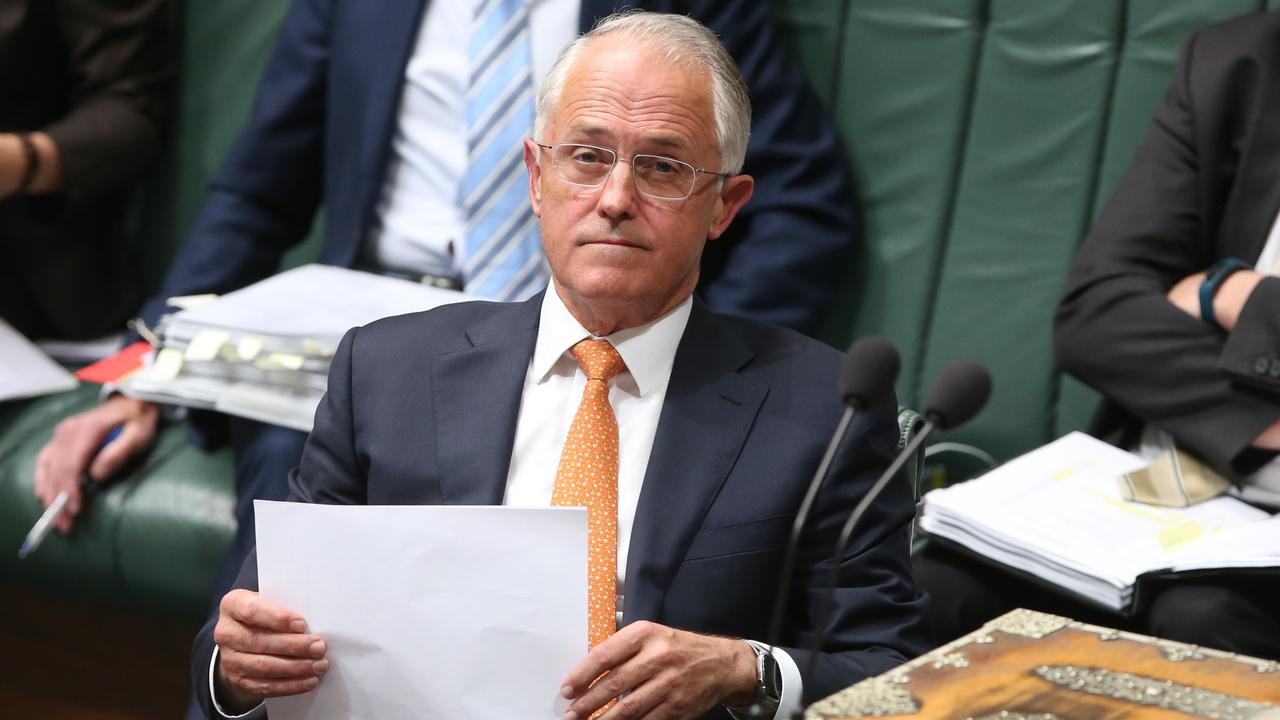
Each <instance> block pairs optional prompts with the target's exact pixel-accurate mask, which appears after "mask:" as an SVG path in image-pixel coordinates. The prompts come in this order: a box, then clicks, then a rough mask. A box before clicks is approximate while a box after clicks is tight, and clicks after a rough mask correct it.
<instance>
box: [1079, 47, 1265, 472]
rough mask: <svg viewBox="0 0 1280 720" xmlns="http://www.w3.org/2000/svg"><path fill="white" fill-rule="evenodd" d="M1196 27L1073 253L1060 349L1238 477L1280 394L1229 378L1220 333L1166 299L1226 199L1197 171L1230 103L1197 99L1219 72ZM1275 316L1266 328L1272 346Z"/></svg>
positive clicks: (1202, 262)
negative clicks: (1207, 139)
mask: <svg viewBox="0 0 1280 720" xmlns="http://www.w3.org/2000/svg"><path fill="white" fill-rule="evenodd" d="M1198 38H1199V36H1198V35H1197V36H1195V37H1193V38H1192V39H1191V41H1190V42H1189V43H1188V45H1187V47H1186V49H1185V50H1184V51H1183V53H1182V56H1181V57H1180V58H1179V60H1178V66H1177V71H1176V75H1175V79H1174V84H1173V87H1172V88H1171V89H1170V90H1169V93H1168V94H1167V96H1166V97H1165V99H1164V102H1163V104H1162V105H1161V106H1160V108H1159V109H1158V110H1157V112H1156V115H1155V119H1154V122H1153V124H1152V127H1151V129H1150V131H1149V132H1148V135H1147V137H1146V139H1145V141H1144V142H1143V144H1142V145H1141V146H1140V147H1139V148H1138V150H1137V153H1136V154H1135V156H1134V159H1133V162H1132V164H1131V165H1130V167H1129V169H1128V171H1127V172H1126V173H1125V175H1124V176H1123V178H1122V179H1121V180H1120V183H1119V185H1118V187H1117V188H1116V190H1115V192H1114V193H1113V194H1112V196H1111V198H1110V200H1109V202H1108V203H1107V205H1106V207H1105V208H1104V209H1103V211H1102V214H1101V215H1100V216H1099V218H1098V221H1097V223H1096V224H1095V225H1094V227H1093V229H1092V230H1091V231H1090V233H1089V235H1088V236H1087V237H1086V238H1085V241H1084V244H1083V245H1082V247H1081V249H1080V253H1079V255H1078V256H1077V257H1076V259H1075V261H1074V262H1073V264H1072V267H1071V270H1070V273H1069V275H1068V279H1067V284H1066V289H1065V291H1064V294H1063V297H1062V300H1061V302H1060V304H1059V306H1058V309H1057V314H1056V316H1055V320H1054V352H1055V354H1056V356H1057V359H1058V362H1059V364H1060V365H1061V366H1062V368H1063V369H1064V370H1065V371H1066V372H1069V373H1071V374H1073V375H1075V376H1076V377H1078V378H1080V379H1081V380H1083V381H1085V382H1086V383H1088V384H1090V385H1092V386H1093V387H1095V388H1097V389H1098V390H1100V391H1101V392H1102V393H1103V394H1104V395H1106V396H1107V397H1108V398H1109V399H1110V400H1112V401H1114V402H1116V403H1118V404H1119V405H1120V406H1121V407H1123V408H1124V409H1125V410H1127V411H1128V412H1130V413H1132V414H1133V415H1136V416H1137V417H1139V418H1141V419H1142V420H1143V421H1145V422H1149V423H1152V424H1155V425H1157V426H1159V427H1161V428H1163V429H1165V430H1167V431H1168V432H1169V433H1171V434H1172V435H1173V436H1174V437H1175V438H1177V440H1178V441H1179V442H1180V443H1181V444H1183V445H1184V446H1186V447H1187V448H1189V449H1191V450H1192V451H1193V452H1195V453H1196V454H1197V455H1199V456H1200V457H1202V458H1204V459H1205V460H1206V461H1207V462H1209V464H1210V465H1212V466H1213V467H1214V468H1215V469H1217V470H1218V471H1220V472H1223V473H1224V474H1226V475H1228V476H1237V475H1238V474H1239V473H1240V472H1241V471H1242V468H1240V467H1236V466H1233V461H1236V460H1238V459H1240V457H1241V454H1242V453H1244V452H1245V451H1246V450H1247V448H1248V446H1249V444H1250V443H1251V442H1252V440H1253V439H1254V438H1255V437H1257V436H1258V434H1259V433H1261V432H1262V431H1263V430H1264V429H1265V428H1266V427H1267V426H1269V425H1270V424H1271V423H1272V422H1274V421H1275V420H1276V419H1277V418H1278V417H1280V405H1278V404H1277V402H1276V399H1275V396H1274V395H1268V394H1267V393H1266V392H1262V391H1259V390H1258V389H1256V388H1255V387H1248V386H1245V385H1242V384H1239V383H1236V382H1233V379H1232V377H1231V375H1230V374H1229V373H1227V372H1224V371H1223V369H1222V368H1221V367H1219V363H1220V361H1221V360H1222V359H1223V357H1224V355H1223V349H1224V341H1225V338H1224V336H1223V335H1222V334H1221V333H1219V332H1217V331H1215V330H1214V329H1212V328H1211V327H1210V326H1209V325H1208V324H1206V323H1204V322H1202V321H1200V320H1199V319H1197V318H1194V317H1192V316H1190V315H1188V314H1186V313H1184V312H1182V311H1181V310H1179V309H1178V308H1176V307H1175V306H1174V305H1172V304H1171V303H1170V302H1169V301H1168V299H1167V298H1166V294H1167V292H1168V290H1169V288H1170V287H1172V286H1173V285H1174V284H1175V283H1176V282H1178V281H1179V280H1181V279H1182V278H1184V277H1186V276H1188V275H1191V274H1192V273H1195V272H1200V271H1203V270H1205V269H1206V268H1207V267H1208V266H1209V265H1210V264H1211V263H1212V262H1213V261H1214V260H1215V259H1216V257H1217V255H1218V251H1217V249H1216V248H1217V243H1216V242H1215V236H1216V232H1217V228H1216V227H1215V225H1216V218H1214V217H1210V213H1216V212H1220V208H1221V205H1222V204H1223V203H1224V202H1225V197H1223V196H1220V195H1218V194H1217V193H1216V192H1215V189H1216V187H1217V186H1216V185H1215V179H1214V178H1210V177H1204V176H1202V175H1201V174H1200V171H1201V168H1202V166H1203V165H1205V164H1207V160H1206V158H1205V157H1204V156H1203V155H1204V151H1205V147H1204V145H1203V144H1200V143H1198V142H1197V141H1198V139H1199V138H1200V136H1199V135H1198V133H1197V125H1198V124H1203V123H1205V122H1207V118H1206V117H1205V116H1206V115H1208V114H1210V113H1213V112H1225V111H1228V110H1229V109H1222V108H1219V109H1214V108H1203V107H1198V106H1196V105H1195V103H1194V98H1195V95H1196V87H1195V85H1194V83H1193V78H1195V79H1196V80H1197V81H1200V80H1205V79H1211V78H1213V75H1212V74H1206V73H1197V70H1196V68H1195V65H1196V62H1197V55H1196V52H1197V41H1198ZM1213 140H1214V141H1216V142H1222V141H1223V140H1222V139H1221V138H1214V139H1213ZM1226 185H1228V186H1229V185H1230V183H1229V182H1228V183H1226ZM1223 192H1225V191H1223ZM1272 308H1273V309H1274V305H1273V306H1272ZM1274 322H1275V321H1274V318H1273V319H1272V320H1271V328H1270V330H1268V331H1264V332H1269V333H1270V335H1271V337H1270V338H1269V339H1268V340H1265V341H1264V342H1266V343H1268V344H1269V345H1270V347H1272V348H1275V347H1276V345H1275V342H1274V340H1275V335H1274V332H1275V328H1274ZM1256 327H1257V324H1253V326H1252V328H1251V327H1246V326H1244V325H1242V327H1241V328H1240V329H1239V330H1238V332H1239V333H1240V334H1241V335H1242V336H1243V335H1246V334H1252V333H1253V332H1254V328H1256Z"/></svg>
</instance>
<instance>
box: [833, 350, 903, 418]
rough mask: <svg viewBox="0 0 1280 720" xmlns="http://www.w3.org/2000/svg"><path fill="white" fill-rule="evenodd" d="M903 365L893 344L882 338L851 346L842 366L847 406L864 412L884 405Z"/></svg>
mask: <svg viewBox="0 0 1280 720" xmlns="http://www.w3.org/2000/svg"><path fill="white" fill-rule="evenodd" d="M901 366H902V361H901V360H900V359H899V358H898V349H897V348H896V347H894V346H893V343H891V342H889V341H888V340H885V339H884V338H882V337H865V338H859V339H858V340H856V341H855V342H854V343H853V344H852V345H850V346H849V353H848V354H847V355H845V358H844V365H842V366H841V367H840V396H841V397H842V398H844V404H845V405H850V406H852V407H853V408H854V409H856V410H863V409H866V408H867V407H870V406H872V405H875V404H876V403H878V402H880V401H881V400H882V399H884V397H885V396H886V395H888V394H889V391H891V390H892V389H893V383H894V382H895V381H897V379H898V369H899V368H900V367H901Z"/></svg>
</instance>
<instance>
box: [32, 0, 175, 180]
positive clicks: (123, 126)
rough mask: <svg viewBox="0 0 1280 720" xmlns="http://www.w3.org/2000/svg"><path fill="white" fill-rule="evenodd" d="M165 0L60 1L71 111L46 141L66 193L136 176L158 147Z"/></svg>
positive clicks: (170, 47) (164, 94) (168, 77)
mask: <svg viewBox="0 0 1280 720" xmlns="http://www.w3.org/2000/svg"><path fill="white" fill-rule="evenodd" d="M170 10H171V6H170V4H169V3H168V2H167V0H127V1H125V0H111V1H108V0H60V1H59V2H58V3H57V12H56V16H57V21H58V33H59V35H60V37H61V40H62V44H63V46H64V47H65V50H66V61H67V70H66V75H67V78H68V83H67V94H68V97H67V102H68V104H69V106H70V108H71V109H70V110H69V111H68V112H67V113H66V114H65V115H63V116H62V117H60V118H58V119H57V120H56V121H54V122H52V123H50V124H49V125H47V126H46V127H44V128H42V130H43V131H44V132H46V133H48V135H49V136H50V137H51V138H53V142H54V144H55V145H57V147H58V156H59V159H60V161H61V164H62V174H63V182H64V184H65V187H66V189H67V190H68V191H71V192H82V193H85V194H96V193H100V192H103V191H106V190H110V189H112V188H118V187H121V186H122V185H123V184H125V183H127V182H129V181H131V180H134V179H136V178H137V177H138V176H139V175H140V174H141V173H142V171H143V169H144V168H145V167H146V165H147V163H148V162H149V161H150V160H151V159H152V158H154V157H155V155H156V154H157V153H158V152H159V150H160V145H161V137H162V129H163V127H164V126H165V123H166V121H167V119H168V107H169V100H170V96H171V94H172V90H173V79H174V75H175V57H174V56H175V52H174V49H175V45H174V43H173V42H171V41H170V39H169V33H170V32H171V31H172V29H173V28H172V26H171V22H170V21H171V20H172V18H173V16H172V14H171V12H170Z"/></svg>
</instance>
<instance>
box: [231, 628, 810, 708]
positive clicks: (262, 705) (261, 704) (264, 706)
mask: <svg viewBox="0 0 1280 720" xmlns="http://www.w3.org/2000/svg"><path fill="white" fill-rule="evenodd" d="M791 666H792V667H795V663H792V664H791ZM216 667H218V646H217V645H214V646H213V657H212V658H211V659H210V660H209V697H210V699H212V700H213V709H214V710H216V711H217V712H218V715H219V716H221V717H223V718H226V719H227V720H238V718H246V720H258V718H265V717H266V716H267V705H266V703H258V705H257V707H255V708H253V709H252V710H250V711H249V712H247V713H244V714H243V715H228V714H227V712H226V711H225V710H223V709H222V706H221V705H219V704H218V693H217V691H216V690H215V689H214V687H213V670H214V668H216ZM784 677H785V676H784ZM783 687H786V685H783ZM784 697H785V695H784Z"/></svg>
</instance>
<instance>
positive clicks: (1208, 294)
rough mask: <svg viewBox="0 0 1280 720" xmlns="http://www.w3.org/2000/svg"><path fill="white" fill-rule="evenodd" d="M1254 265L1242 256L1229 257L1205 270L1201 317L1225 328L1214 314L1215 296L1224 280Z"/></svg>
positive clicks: (1211, 323) (1220, 327) (1201, 284)
mask: <svg viewBox="0 0 1280 720" xmlns="http://www.w3.org/2000/svg"><path fill="white" fill-rule="evenodd" d="M1252 267H1253V266H1252V265H1250V264H1249V263H1247V262H1245V261H1243V260H1241V259H1240V258H1233V257H1227V258H1222V259H1221V260H1219V261H1217V262H1215V263H1214V264H1213V265H1211V266H1209V269H1208V270H1207V271H1205V274H1204V281H1203V282H1201V283H1200V319H1201V320H1204V321H1205V322H1207V323H1209V325H1211V326H1212V327H1214V328H1216V329H1217V330H1223V331H1224V332H1225V330H1224V328H1223V327H1222V325H1221V324H1219V323H1218V318H1216V317H1214V315H1213V298H1214V296H1215V295H1217V294H1218V289H1219V288H1221V287H1222V283H1223V281H1225V280H1226V279H1227V278H1228V277H1231V274H1232V273H1234V272H1236V271H1237V270H1249V269H1251V268H1252Z"/></svg>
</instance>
